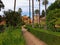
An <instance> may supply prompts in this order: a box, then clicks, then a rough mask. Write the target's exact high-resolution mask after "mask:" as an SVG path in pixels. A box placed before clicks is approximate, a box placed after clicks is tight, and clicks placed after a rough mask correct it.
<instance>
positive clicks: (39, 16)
mask: <svg viewBox="0 0 60 45" xmlns="http://www.w3.org/2000/svg"><path fill="white" fill-rule="evenodd" d="M38 2H39V27H40V0H38Z"/></svg>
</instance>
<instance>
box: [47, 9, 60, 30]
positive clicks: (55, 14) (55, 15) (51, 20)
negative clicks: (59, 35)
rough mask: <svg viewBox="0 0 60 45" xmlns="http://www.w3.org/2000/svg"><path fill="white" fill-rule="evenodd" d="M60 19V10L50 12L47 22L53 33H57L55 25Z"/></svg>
mask: <svg viewBox="0 0 60 45" xmlns="http://www.w3.org/2000/svg"><path fill="white" fill-rule="evenodd" d="M59 18H60V9H55V10H51V11H49V12H48V14H47V17H46V21H47V28H48V29H49V30H52V31H56V28H55V25H56V23H55V22H57V21H58V19H59Z"/></svg>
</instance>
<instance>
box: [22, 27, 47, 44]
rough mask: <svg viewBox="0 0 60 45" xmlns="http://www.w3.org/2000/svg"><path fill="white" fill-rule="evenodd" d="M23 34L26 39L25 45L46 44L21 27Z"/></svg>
mask: <svg viewBox="0 0 60 45" xmlns="http://www.w3.org/2000/svg"><path fill="white" fill-rule="evenodd" d="M22 32H23V36H24V38H25V40H26V45H46V44H45V43H44V42H43V41H41V40H39V39H37V38H36V37H35V36H34V35H32V34H31V33H30V32H28V31H27V30H26V29H25V28H23V27H22Z"/></svg>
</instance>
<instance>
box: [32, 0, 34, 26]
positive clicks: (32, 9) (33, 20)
mask: <svg viewBox="0 0 60 45" xmlns="http://www.w3.org/2000/svg"><path fill="white" fill-rule="evenodd" d="M32 27H34V0H32Z"/></svg>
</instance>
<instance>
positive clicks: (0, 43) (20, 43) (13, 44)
mask: <svg viewBox="0 0 60 45" xmlns="http://www.w3.org/2000/svg"><path fill="white" fill-rule="evenodd" d="M0 45H25V40H24V38H23V36H22V32H21V29H20V28H15V29H14V28H13V27H9V28H6V30H5V31H4V32H3V33H1V34H0Z"/></svg>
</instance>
